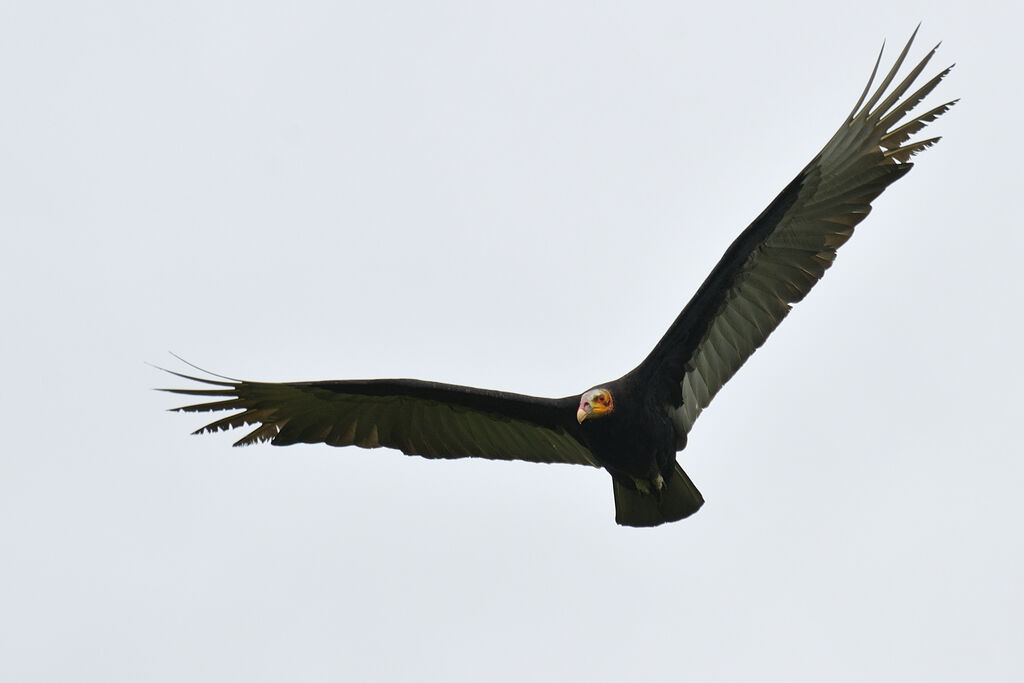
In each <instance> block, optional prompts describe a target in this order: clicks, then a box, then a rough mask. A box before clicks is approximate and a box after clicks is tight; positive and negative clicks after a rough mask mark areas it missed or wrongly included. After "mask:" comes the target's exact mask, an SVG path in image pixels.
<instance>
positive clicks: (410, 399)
mask: <svg viewBox="0 0 1024 683" xmlns="http://www.w3.org/2000/svg"><path fill="white" fill-rule="evenodd" d="M167 372H170V373H171V374H173V375H176V376H178V377H181V378H183V379H187V380H192V381H195V382H201V383H203V384H205V385H207V387H206V388H191V389H164V390H163V391H169V392H171V393H175V394H186V395H191V396H202V397H204V398H206V399H210V400H209V401H208V402H205V403H198V404H195V405H188V406H182V407H180V408H175V409H174V410H178V411H183V412H190V413H191V412H213V411H220V410H230V411H240V412H235V413H233V414H231V415H228V416H227V417H224V418H221V419H219V420H216V421H214V422H211V423H210V424H208V425H206V426H205V427H202V428H200V429H199V430H197V431H196V432H195V433H197V434H198V433H202V432H215V431H221V430H227V429H233V428H236V427H243V426H245V425H258V426H257V427H256V429H254V430H253V431H252V432H250V433H249V434H247V435H246V436H245V437H243V438H242V439H240V440H239V441H238V442H236V443H235V445H236V446H244V445H249V444H254V443H257V442H260V441H270V442H271V443H272V444H274V445H275V446H287V445H290V444H294V443H326V444H329V445H331V446H360V447H362V448H378V447H381V446H384V447H388V448H396V449H398V450H400V451H402V452H403V453H406V454H408V455H422V456H423V457H426V458H464V457H474V458H487V459H491V460H526V461H529V462H546V463H570V464H575V465H592V466H594V467H597V466H598V464H597V462H596V461H594V459H593V456H592V455H591V453H590V451H589V450H587V449H586V448H585V447H584V446H583V445H582V444H581V443H580V442H579V441H578V440H577V439H576V438H575V437H574V436H573V433H574V432H575V431H576V420H575V414H576V413H575V411H576V403H577V399H575V398H572V397H569V398H564V399H548V398H537V397H533V396H524V395H521V394H512V393H506V392H500V391H490V390H487V389H475V388H473V387H463V386H456V385H451V384H439V383H435V382H422V381H419V380H409V379H393V380H343V381H329V382H284V383H276V382H247V381H244V380H236V379H231V378H220V379H209V378H200V377H193V376H190V375H184V374H181V373H177V372H172V371H170V370H168V371H167Z"/></svg>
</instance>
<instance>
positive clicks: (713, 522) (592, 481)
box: [0, 0, 1024, 683]
mask: <svg viewBox="0 0 1024 683" xmlns="http://www.w3.org/2000/svg"><path fill="white" fill-rule="evenodd" d="M371 5H372V6H371ZM684 5H685V3H674V2H638V3H628V4H627V3H592V2H586V3H584V2H564V3H470V2H466V3H453V2H439V3H391V4H384V3H376V4H365V5H364V4H354V3H331V2H301V1H300V2H292V3H263V2H257V3H251V2H250V3H242V2H235V3H232V2H217V1H213V2H211V1H209V0H204V1H203V2H185V3H141V4H140V3H132V2H75V3H71V2H45V1H44V2H32V3H27V2H25V3H8V4H7V5H5V6H4V7H3V8H2V9H0V79H2V80H0V83H2V84H3V90H4V92H5V93H6V97H5V98H4V101H5V104H4V106H3V110H2V114H0V117H2V120H3V121H4V125H3V126H0V158H2V159H3V161H2V162H0V224H2V225H3V226H4V230H3V234H4V238H5V239H4V248H3V250H2V251H0V261H2V267H0V287H2V291H3V292H4V294H5V302H6V315H5V316H4V318H5V321H6V324H5V326H4V329H5V333H4V335H3V339H4V341H3V350H4V352H3V353H2V354H0V372H2V375H0V376H2V377H3V378H4V387H3V391H2V393H0V415H2V416H3V424H4V426H5V432H6V438H5V445H4V448H3V456H2V459H0V548H2V555H3V559H2V562H0V605H3V607H2V608H0V679H2V680H5V681H8V680H9V681H146V682H149V681H167V682H171V681H174V682H177V681H295V680H302V681H363V680H366V681H416V680H423V681H426V680H445V681H477V680H494V681H523V680H551V681H566V680H588V681H622V680H626V679H629V680H634V679H635V680H641V679H650V678H654V677H657V678H659V679H661V680H680V681H687V680H693V681H744V682H747V681H753V680H756V681H815V682H817V681H826V680H827V681H830V682H836V681H839V682H841V681H863V680H881V681H884V680H899V681H915V680H917V681H929V682H930V683H934V682H937V681H963V680H978V681H982V680H983V681H1019V680H1021V679H1022V678H1024V647H1022V643H1024V616H1022V615H1024V588H1022V581H1021V577H1022V576H1024V540H1022V539H1024V534H1022V533H1021V521H1022V519H1024V502H1022V498H1021V491H1022V490H1024V460H1022V458H1021V450H1022V449H1021V446H1020V437H1019V435H1018V433H1017V431H1018V430H1017V425H1018V424H1019V421H1020V417H1019V412H1020V409H1021V407H1022V401H1021V398H1020V387H1021V385H1022V382H1024V370H1022V363H1021V360H1020V353H1019V344H1020V336H1021V324H1020V322H1019V316H1020V313H1021V309H1022V305H1021V298H1022V294H1024V287H1022V281H1021V276H1020V266H1019V259H1020V254H1021V250H1022V247H1024V238H1022V231H1021V228H1020V217H1019V214H1020V211H1019V208H1018V201H1017V200H1018V197H1019V194H1020V190H1019V185H1020V179H1021V170H1020V161H1019V160H1020V158H1021V153H1022V151H1024V150H1022V149H1021V144H1020V142H1018V137H1019V136H1018V133H1017V129H1018V128H1019V117H1020V114H1019V112H1020V111H1021V108H1022V107H1024V102H1022V95H1021V88H1020V86H1019V81H1020V75H1019V73H1018V71H1019V67H1020V65H1021V58H1020V53H1019V43H1020V38H1019V35H1018V33H1019V27H1020V25H1021V17H1020V15H1019V10H1017V9H1013V8H1011V5H1012V4H1011V3H1003V2H974V3H960V2H957V3H953V2H939V3H934V2H895V3H892V2H885V3H882V2H865V3H855V5H853V6H850V5H844V6H843V8H842V9H841V10H835V9H833V8H832V6H831V5H829V4H828V3H819V2H808V3H795V4H794V3H781V4H780V3H770V4H764V5H754V4H751V5H749V6H743V5H735V4H731V3H716V4H713V5H709V6H707V7H701V8H695V7H685V6H684ZM918 21H923V22H924V26H923V28H922V30H921V33H920V35H919V40H918V44H917V46H916V48H915V51H914V52H913V55H915V56H916V55H921V54H923V52H924V51H925V50H926V49H927V48H928V47H930V46H931V45H932V44H934V43H936V42H938V41H939V40H943V41H945V42H944V44H943V46H942V48H941V50H940V52H939V55H938V57H937V59H936V61H935V62H934V63H933V64H934V67H932V68H933V69H934V71H937V70H939V69H940V68H941V67H942V66H945V65H946V64H948V63H951V62H957V63H958V67H957V68H956V69H955V70H954V72H953V74H952V75H951V76H950V78H948V79H947V81H946V83H945V84H944V85H943V86H941V88H940V91H939V93H938V95H937V97H936V103H937V102H938V101H939V100H940V99H949V98H953V97H961V98H962V102H961V104H960V105H959V106H957V107H956V108H954V110H953V111H952V112H950V113H949V114H948V115H947V116H946V117H944V118H943V119H942V120H940V121H939V122H938V123H937V124H936V125H935V126H934V131H935V132H936V133H937V134H941V135H943V136H945V139H944V140H943V142H942V143H941V144H940V145H939V146H938V147H937V148H935V149H933V150H930V151H928V152H927V153H926V154H924V155H922V156H921V157H919V158H918V161H919V165H918V167H917V168H916V169H915V170H914V171H913V172H912V173H911V174H910V175H909V176H907V177H906V178H905V179H903V180H901V181H899V182H898V183H897V184H896V185H895V186H893V187H892V188H891V189H890V190H889V191H888V192H886V194H885V195H883V196H882V197H881V198H880V199H879V200H878V201H877V202H876V204H875V211H874V213H873V214H872V216H871V217H870V218H869V219H868V220H867V221H866V222H864V223H863V224H862V225H861V227H860V228H859V229H858V232H857V235H856V236H855V237H854V239H853V240H852V241H851V242H850V243H849V244H848V245H847V246H846V247H844V249H843V250H842V251H841V252H840V256H839V259H838V262H837V264H836V266H835V267H834V268H833V269H832V270H831V271H830V272H829V273H828V275H827V276H826V278H825V280H824V282H823V283H822V284H821V285H820V286H819V287H818V288H816V289H815V291H814V292H813V293H812V294H811V295H810V296H809V297H808V299H807V300H806V301H805V302H804V303H803V304H801V305H799V306H798V307H797V308H796V310H795V311H794V313H793V314H792V315H791V316H790V317H789V319H787V320H786V322H785V323H784V324H783V325H782V327H781V328H780V329H779V330H778V332H776V334H775V335H773V336H772V338H771V339H770V340H769V342H768V344H767V345H766V346H765V347H764V348H763V349H762V350H761V351H759V352H758V353H757V354H756V355H755V356H754V358H753V359H752V360H751V362H749V363H748V364H747V365H746V366H745V367H744V368H743V369H742V370H741V371H740V373H739V374H738V375H737V377H735V378H734V379H733V380H732V382H730V383H729V385H728V386H727V387H726V388H725V389H724V390H723V391H722V393H721V394H720V395H719V396H718V398H716V400H715V402H714V403H713V404H712V406H711V408H710V409H709V410H708V411H706V412H705V414H704V415H702V416H701V418H700V420H699V421H698V422H697V425H696V427H695V428H694V431H693V432H692V433H691V435H690V445H689V447H688V448H687V450H686V451H685V452H684V453H682V454H681V461H682V462H683V464H684V466H685V467H686V469H687V471H688V472H689V473H690V474H691V476H692V477H693V479H694V481H695V482H696V483H697V485H698V486H699V487H700V489H701V490H702V492H703V493H704V495H705V497H706V499H707V504H706V505H705V507H704V508H703V509H702V510H701V511H700V513H699V514H697V515H696V516H694V517H693V518H691V519H689V520H686V521H684V522H681V523H677V524H672V525H667V526H664V527H660V528H657V529H653V530H636V529H625V528H621V527H617V526H616V525H615V524H614V521H613V505H612V495H611V485H610V482H609V479H608V476H607V475H606V474H604V473H602V472H599V471H596V470H590V469H588V468H573V467H569V466H539V465H530V464H524V463H495V462H470V461H458V462H429V461H425V460H422V459H419V458H409V457H406V456H403V455H401V454H397V453H394V452H387V451H381V450H378V451H362V450H358V449H347V450H339V449H332V448H328V447H326V446H297V447H291V448H287V449H280V448H272V447H270V446H260V447H254V448H248V449H232V448H230V444H231V442H232V441H233V438H232V437H231V436H230V435H216V436H206V437H202V438H200V437H189V436H188V432H189V431H190V430H192V429H194V428H196V427H198V426H200V424H202V422H201V419H197V417H196V416H183V415H177V414H171V413H167V412H164V409H166V408H169V407H171V406H173V405H176V404H177V402H176V399H175V398H174V397H171V396H168V395H163V394H158V393H156V392H153V391H150V388H151V387H154V386H165V385H167V384H168V383H172V384H173V383H174V382H173V381H171V380H168V379H167V378H166V377H164V376H162V375H161V373H159V372H157V371H156V370H154V369H152V368H150V367H148V366H146V365H145V364H144V361H151V362H156V363H159V364H165V365H166V364H169V365H171V366H172V367H176V368H180V367H181V366H179V365H177V364H176V361H174V359H173V358H171V357H169V356H167V355H166V351H167V350H173V351H175V352H177V353H180V354H181V355H183V356H184V357H185V358H188V359H189V360H192V361H194V362H196V363H198V364H200V365H203V366H205V367H208V368H210V369H212V370H215V371H218V372H222V373H225V374H228V375H234V376H240V377H246V378H250V379H266V380H288V379H328V378H346V377H381V376H383V377H395V376H399V377H401V376H411V377H420V378H423V379H435V380H440V381H449V382H456V383H464V384H472V385H477V386H485V387H493V388H499V389H505V390H511V391H520V392H524V393H532V394H539V395H558V396H561V395H566V394H571V393H577V392H579V391H582V390H584V389H586V388H588V387H589V386H591V385H592V384H594V383H595V382H598V381H602V380H605V379H607V378H610V377H615V376H618V375H620V374H621V373H623V372H624V371H626V370H628V369H629V368H630V367H632V366H633V365H635V364H636V363H637V362H639V361H640V360H641V359H642V358H643V356H644V355H645V354H646V353H647V351H648V350H649V349H650V348H651V347H652V346H653V345H654V343H655V342H656V341H657V340H658V338H659V337H660V335H661V334H662V332H663V331H664V330H665V329H666V328H667V326H668V325H669V323H670V322H671V321H672V319H673V318H674V316H675V315H676V314H677V313H678V311H679V309H680V308H681V307H682V306H683V304H685V302H686V301H687V300H688V298H689V296H690V295H691V294H692V293H693V291H694V290H695V288H696V287H697V285H698V284H699V283H700V281H701V280H702V279H703V278H704V276H705V275H706V274H707V272H708V271H709V269H710V268H711V267H712V266H713V265H714V263H715V262H716V261H717V259H718V257H719V256H720V255H721V253H722V251H723V250H724V249H725V247H726V246H727V245H728V244H729V243H730V242H731V241H732V240H733V238H734V237H735V236H736V235H737V234H738V233H739V231H740V230H741V229H742V228H743V227H744V226H746V225H747V223H748V222H749V221H750V220H751V219H752V218H753V217H754V216H756V215H757V213H758V212H760V210H761V209H762V208H763V207H764V206H765V205H766V204H767V202H768V201H770V200H771V198H772V197H774V195H775V194H776V193H777V192H778V191H779V190H780V189H781V188H782V187H783V186H784V185H785V184H786V182H787V181H788V180H790V178H792V177H793V175H794V174H795V173H796V172H797V171H798V170H799V169H800V168H801V167H802V166H803V165H804V164H805V163H806V162H807V161H808V160H809V159H810V158H811V156H812V155H813V154H814V153H815V152H816V151H817V150H818V149H819V148H820V147H821V145H823V144H824V143H825V141H826V140H827V139H828V138H829V136H830V135H831V134H832V132H833V131H834V130H835V128H836V127H837V126H838V125H839V123H840V122H841V121H842V119H843V117H844V116H845V115H846V114H847V112H848V111H849V109H850V107H851V106H852V105H853V103H854V102H855V100H856V99H857V96H858V95H859V94H860V90H861V88H862V87H863V85H864V82H865V80H866V78H867V76H868V73H869V72H870V69H871V66H872V63H873V60H874V58H875V55H876V52H877V49H878V47H879V44H880V43H881V41H882V39H883V38H884V39H887V40H888V44H889V46H890V49H889V50H888V51H887V60H886V62H887V63H889V60H890V59H891V58H892V57H893V56H894V53H895V52H896V51H897V50H898V48H899V47H900V46H902V44H903V43H904V41H905V40H906V38H907V36H908V35H909V33H910V31H911V30H912V29H913V28H914V26H915V25H916V24H917V22H918ZM596 276H602V277H605V278H607V279H609V280H610V281H611V282H612V283H613V284H612V286H611V287H608V288H606V289H603V290H600V291H595V290H594V289H592V288H590V287H589V283H590V282H591V281H592V280H593V279H594V278H595V277H596ZM597 339H600V340H603V343H597V342H596V341H595V340H597ZM236 438H237V437H236Z"/></svg>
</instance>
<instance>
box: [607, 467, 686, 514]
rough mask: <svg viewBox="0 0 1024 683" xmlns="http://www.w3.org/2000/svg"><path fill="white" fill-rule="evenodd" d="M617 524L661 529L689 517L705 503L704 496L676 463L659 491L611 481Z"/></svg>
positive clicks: (615, 480) (615, 479)
mask: <svg viewBox="0 0 1024 683" xmlns="http://www.w3.org/2000/svg"><path fill="white" fill-rule="evenodd" d="M612 486H613V488H614V490H615V521H616V522H618V523H619V524H621V525H623V526H658V525H659V524H664V523H665V522H675V521H677V520H680V519H683V518H684V517H689V516H690V515H692V514H693V513H694V512H696V511H697V510H699V509H700V506H701V505H703V504H704V497H703V496H702V495H700V491H698V490H697V487H696V486H694V485H693V482H692V481H690V478H689V477H688V476H686V472H683V468H682V467H680V466H679V463H676V469H675V471H674V472H673V473H672V476H671V477H669V478H668V479H667V480H666V481H665V486H663V487H662V489H661V490H660V491H652V492H651V493H643V492H641V491H638V490H637V489H635V488H632V487H631V486H629V484H623V483H620V482H619V480H618V479H617V478H614V477H613V478H612Z"/></svg>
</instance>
